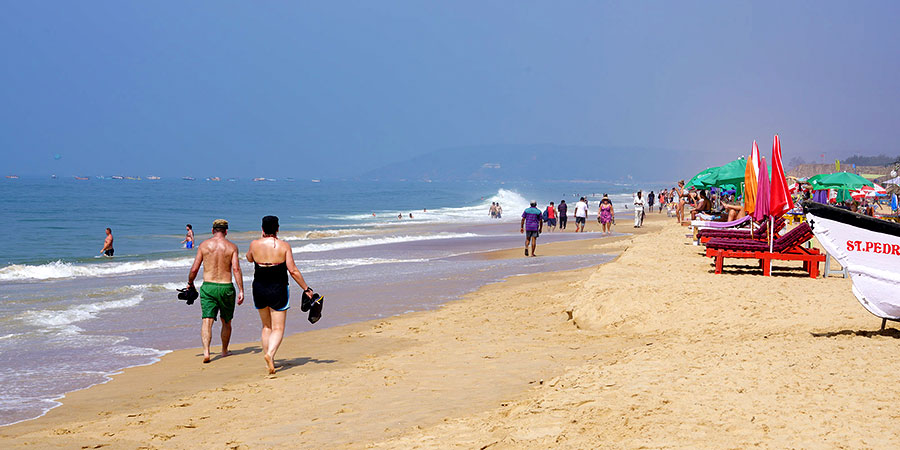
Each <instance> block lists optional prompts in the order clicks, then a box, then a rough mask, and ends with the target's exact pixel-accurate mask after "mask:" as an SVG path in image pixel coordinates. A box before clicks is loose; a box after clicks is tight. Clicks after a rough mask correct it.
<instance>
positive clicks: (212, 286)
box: [188, 219, 244, 364]
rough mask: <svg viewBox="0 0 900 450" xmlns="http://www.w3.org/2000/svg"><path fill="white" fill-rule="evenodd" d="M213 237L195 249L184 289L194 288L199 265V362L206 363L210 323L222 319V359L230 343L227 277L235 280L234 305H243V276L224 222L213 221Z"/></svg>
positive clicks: (231, 289) (231, 310) (230, 304)
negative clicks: (235, 300)
mask: <svg viewBox="0 0 900 450" xmlns="http://www.w3.org/2000/svg"><path fill="white" fill-rule="evenodd" d="M212 233H213V236H212V237H211V238H209V239H207V240H205V241H203V242H202V243H201V244H200V245H199V246H198V247H197V257H196V258H194V265H192V266H191V271H190V273H189V274H188V287H189V288H191V287H193V286H194V279H195V278H197V272H199V271H200V266H201V265H202V266H203V284H202V285H200V308H201V309H202V311H203V325H202V327H201V328H200V338H201V340H202V341H203V363H204V364H205V363H208V362H209V344H210V342H211V341H212V327H213V322H215V321H216V316H217V315H220V316H221V317H222V357H223V358H224V357H226V356H228V355H229V354H230V353H229V352H228V341H229V340H231V319H232V318H233V317H234V298H235V292H234V285H233V284H231V274H232V273H233V274H234V279H235V281H237V285H238V292H237V304H238V305H240V304H241V303H243V302H244V276H243V275H242V274H241V265H240V262H239V260H238V248H237V246H236V245H234V244H233V243H232V242H231V241H229V240H228V239H225V236H226V235H227V234H228V221H227V220H225V219H216V221H214V222H213V227H212Z"/></svg>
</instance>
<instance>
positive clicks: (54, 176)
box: [50, 173, 59, 180]
mask: <svg viewBox="0 0 900 450" xmlns="http://www.w3.org/2000/svg"><path fill="white" fill-rule="evenodd" d="M50 178H51V179H53V180H55V179H57V178H59V177H58V176H56V174H55V173H54V174H53V175H50Z"/></svg>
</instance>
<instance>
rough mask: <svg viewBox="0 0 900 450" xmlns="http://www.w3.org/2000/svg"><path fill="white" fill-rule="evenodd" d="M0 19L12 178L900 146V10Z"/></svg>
mask: <svg viewBox="0 0 900 450" xmlns="http://www.w3.org/2000/svg"><path fill="white" fill-rule="evenodd" d="M2 10H3V14H0V54H2V58H3V61H4V69H3V70H2V71H0V104H2V105H3V107H2V108H0V124H2V125H0V151H2V153H3V158H2V159H3V161H4V162H3V163H2V167H3V169H2V170H4V171H5V172H7V173H13V172H16V173H20V174H30V173H33V174H45V173H59V174H61V175H71V174H82V173H83V174H119V173H121V174H135V175H147V174H150V173H155V174H159V175H187V174H192V175H196V176H208V175H221V176H257V175H258V174H264V175H267V176H289V175H296V176H298V177H302V178H307V177H340V176H344V175H353V174H355V173H358V172H362V171H365V170H368V169H370V168H373V167H377V166H379V165H381V164H384V163H387V162H395V161H401V160H404V159H407V158H409V157H411V156H414V155H418V154H422V153H425V152H429V151H433V150H436V149H441V148H452V147H461V146H468V145H482V144H535V143H554V144H565V145H612V146H632V147H642V146H646V147H656V148H672V149H677V150H679V151H680V152H681V155H680V156H679V157H684V158H690V157H692V156H694V157H700V155H707V154H708V153H709V152H715V153H716V154H721V155H722V158H721V160H719V161H710V162H709V163H710V164H703V163H701V164H698V166H703V167H705V166H707V165H711V164H713V163H716V164H718V163H722V162H725V161H728V160H730V159H733V158H734V157H736V156H737V155H738V154H740V153H748V152H749V149H750V143H751V142H752V140H753V139H758V140H759V141H760V147H761V149H763V151H764V152H768V151H769V148H770V146H771V139H772V134H773V133H775V132H778V133H779V134H780V135H781V137H782V145H783V151H784V156H785V159H789V158H791V157H793V156H803V157H805V158H807V159H811V158H812V157H813V156H815V157H816V158H818V155H819V154H821V153H825V155H826V159H829V160H833V159H834V158H836V157H843V156H848V155H849V154H851V153H857V152H859V153H863V154H878V153H887V154H890V155H895V154H900V149H898V145H897V144H896V143H897V142H898V140H900V139H898V138H900V136H898V134H900V127H897V126H896V121H897V120H896V119H897V117H900V114H898V113H900V101H898V100H900V89H898V88H900V58H897V55H898V54H900V48H898V47H900V27H897V26H896V20H897V18H898V17H900V14H898V13H900V2H876V1H865V2H828V1H808V2H761V1H754V2H732V1H726V2H720V1H709V2H691V1H686V2H683V1H678V2H672V1H663V2H637V1H616V2H597V1H592V2H579V1H567V2H528V1H524V2H522V1H517V2H511V1H503V2H496V1H494V2H492V1H486V2H485V1H477V2H468V1H453V2H421V1H408V2H407V1H396V2H394V1H383V2H372V1H362V2H317V3H312V2H236V1H226V2H221V1H217V2H196V1H189V2H121V1H110V2H100V1H85V2H71V1H40V2H21V1H11V0H2ZM55 153H59V154H60V155H62V159H60V160H58V161H55V160H54V159H53V154H55ZM636 157H639V155H636Z"/></svg>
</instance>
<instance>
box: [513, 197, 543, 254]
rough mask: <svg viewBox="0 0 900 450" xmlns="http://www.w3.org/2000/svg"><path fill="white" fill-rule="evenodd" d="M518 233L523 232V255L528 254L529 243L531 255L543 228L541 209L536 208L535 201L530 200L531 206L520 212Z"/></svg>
mask: <svg viewBox="0 0 900 450" xmlns="http://www.w3.org/2000/svg"><path fill="white" fill-rule="evenodd" d="M519 226H520V229H519V233H525V256H528V244H529V243H530V244H531V256H537V255H535V254H534V248H535V246H537V238H538V236H540V234H541V230H542V229H543V228H544V222H543V220H541V210H539V209H537V202H536V201H532V202H531V207H530V208H526V209H525V211H524V212H523V213H522V223H520V224H519Z"/></svg>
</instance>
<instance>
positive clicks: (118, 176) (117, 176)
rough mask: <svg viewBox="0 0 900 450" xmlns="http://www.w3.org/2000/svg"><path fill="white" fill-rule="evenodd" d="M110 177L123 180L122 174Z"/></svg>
mask: <svg viewBox="0 0 900 450" xmlns="http://www.w3.org/2000/svg"><path fill="white" fill-rule="evenodd" d="M110 178H112V179H113V180H124V179H125V177H123V176H122V175H113V176H111V177H110Z"/></svg>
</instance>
